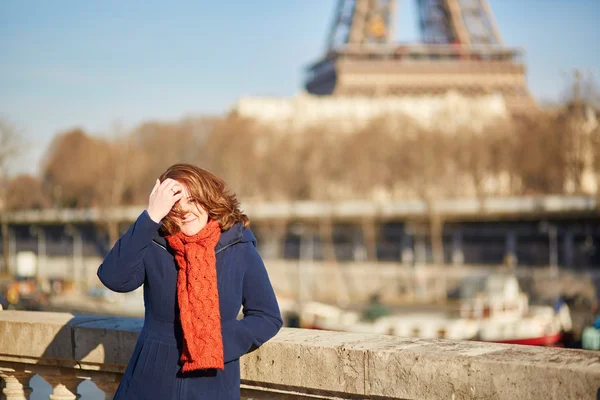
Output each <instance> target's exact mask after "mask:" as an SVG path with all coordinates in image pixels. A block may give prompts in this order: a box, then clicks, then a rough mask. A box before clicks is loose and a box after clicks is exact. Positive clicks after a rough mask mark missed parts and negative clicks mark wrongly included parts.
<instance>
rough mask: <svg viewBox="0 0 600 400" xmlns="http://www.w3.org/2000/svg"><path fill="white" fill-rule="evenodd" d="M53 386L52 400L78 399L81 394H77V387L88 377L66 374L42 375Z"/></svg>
mask: <svg viewBox="0 0 600 400" xmlns="http://www.w3.org/2000/svg"><path fill="white" fill-rule="evenodd" d="M42 378H44V379H45V380H46V382H48V383H49V384H50V386H51V387H52V394H51V395H50V400H77V399H79V398H81V395H79V394H77V387H78V386H79V384H80V383H81V382H82V381H84V380H85V379H86V378H78V377H76V376H74V375H73V376H65V375H42Z"/></svg>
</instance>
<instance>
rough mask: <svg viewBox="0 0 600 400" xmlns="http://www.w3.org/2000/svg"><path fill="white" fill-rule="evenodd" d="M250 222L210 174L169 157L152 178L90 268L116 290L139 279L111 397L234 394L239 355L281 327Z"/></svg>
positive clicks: (179, 399) (181, 398)
mask: <svg viewBox="0 0 600 400" xmlns="http://www.w3.org/2000/svg"><path fill="white" fill-rule="evenodd" d="M248 225H249V221H248V217H247V216H246V215H245V214H243V213H242V212H241V211H240V208H239V203H238V201H237V200H236V197H235V194H233V193H232V192H230V191H229V190H228V189H227V187H226V185H225V183H224V182H223V180H222V179H220V178H219V177H217V176H215V175H214V174H212V173H210V172H208V171H206V170H204V169H202V168H199V167H196V166H194V165H189V164H176V165H173V166H171V167H170V168H169V169H168V170H167V171H166V172H165V173H163V174H162V175H161V176H160V178H159V179H157V181H156V184H155V186H154V189H152V193H151V194H150V199H149V204H148V208H147V209H146V210H144V211H143V212H142V213H141V215H140V216H139V217H138V219H137V220H136V221H135V223H134V224H133V225H131V227H130V228H129V230H128V231H127V232H126V233H125V234H124V235H123V236H121V238H120V239H119V241H118V242H117V243H116V244H115V245H114V247H113V248H112V249H111V250H110V252H109V253H108V255H107V256H106V258H105V259H104V261H103V263H102V265H100V267H99V268H98V277H99V278H100V280H101V281H102V283H103V284H104V285H105V286H106V287H107V288H109V289H111V290H113V291H115V292H130V291H132V290H135V289H136V288H138V287H140V286H141V285H144V304H145V319H144V326H143V328H142V331H141V333H140V336H139V339H138V341H137V344H136V346H135V349H134V351H133V355H132V356H131V360H130V361H129V364H128V365H127V369H126V370H125V374H124V376H123V379H122V380H121V383H120V385H119V388H118V389H117V392H116V393H115V397H114V399H115V400H136V399H138V400H142V399H143V400H146V399H147V400H155V399H161V400H163V399H164V400H169V399H172V400H193V399H194V400H195V399H227V400H229V399H239V398H240V366H239V358H240V357H241V356H242V355H244V354H246V353H247V352H248V351H250V350H252V349H254V348H257V347H258V346H260V345H261V344H263V343H264V342H266V341H267V340H269V339H270V338H272V337H273V336H274V335H275V334H276V333H277V332H278V331H279V329H280V328H281V326H282V320H281V314H280V312H279V307H278V304H277V300H276V298H275V294H274V292H273V288H272V286H271V283H270V281H269V277H268V275H267V271H266V269H265V267H264V264H263V262H262V259H261V257H260V255H259V254H258V252H257V250H256V239H255V237H254V235H253V234H252V232H251V230H250V229H249V228H248ZM242 306H243V318H242V319H239V320H238V319H237V318H236V317H237V316H238V313H239V311H240V308H241V307H242Z"/></svg>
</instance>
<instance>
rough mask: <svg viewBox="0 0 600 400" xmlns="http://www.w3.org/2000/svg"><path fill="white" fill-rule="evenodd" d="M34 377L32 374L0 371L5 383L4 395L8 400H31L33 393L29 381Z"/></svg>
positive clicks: (0, 376)
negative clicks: (30, 396)
mask: <svg viewBox="0 0 600 400" xmlns="http://www.w3.org/2000/svg"><path fill="white" fill-rule="evenodd" d="M32 376H33V374H32V373H31V372H18V371H5V370H0V378H2V379H3V380H4V383H5V387H4V389H2V393H4V396H5V398H6V400H29V395H30V394H31V392H32V389H31V387H30V386H29V380H30V379H31V377H32Z"/></svg>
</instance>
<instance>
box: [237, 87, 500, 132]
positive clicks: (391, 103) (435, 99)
mask: <svg viewBox="0 0 600 400" xmlns="http://www.w3.org/2000/svg"><path fill="white" fill-rule="evenodd" d="M231 113H232V114H234V115H236V116H239V117H242V118H250V119H253V120H256V121H257V122H260V123H263V124H266V125H269V126H272V127H274V128H276V129H280V130H282V131H287V132H289V131H297V130H298V131H299V130H303V129H306V128H309V127H311V126H318V125H322V124H323V123H334V124H336V126H339V127H340V128H342V131H346V132H351V131H356V130H358V129H360V128H362V127H364V126H365V125H367V124H368V123H369V122H370V121H373V120H374V119H377V118H384V117H394V116H406V117H409V118H411V119H413V120H414V121H415V122H416V123H417V124H419V125H420V126H421V127H423V128H425V129H433V130H438V129H441V130H447V131H453V130H456V129H458V128H459V127H465V126H468V127H470V128H474V129H475V130H478V129H481V128H483V127H485V126H486V125H489V124H490V123H493V122H494V121H495V120H497V119H498V118H502V119H504V118H506V117H507V116H508V110H507V108H506V104H505V101H504V98H503V97H502V96H501V95H500V94H489V95H482V96H478V97H467V96H464V95H462V94H459V93H458V92H454V91H450V92H447V93H444V94H440V95H429V96H385V97H374V98H373V97H366V96H352V97H345V96H315V95H311V94H308V93H300V94H298V95H296V96H294V97H289V98H286V97H280V98H277V97H242V98H240V99H239V100H238V101H237V102H236V103H235V104H234V105H233V107H232V109H231Z"/></svg>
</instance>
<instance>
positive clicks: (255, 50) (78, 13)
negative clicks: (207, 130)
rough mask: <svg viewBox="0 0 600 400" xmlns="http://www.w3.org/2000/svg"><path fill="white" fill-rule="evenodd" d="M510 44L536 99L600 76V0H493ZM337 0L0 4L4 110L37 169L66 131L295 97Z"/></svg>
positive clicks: (402, 34)
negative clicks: (249, 99) (571, 75)
mask: <svg viewBox="0 0 600 400" xmlns="http://www.w3.org/2000/svg"><path fill="white" fill-rule="evenodd" d="M489 2H490V5H491V7H492V10H493V11H494V13H495V16H496V19H497V21H498V25H499V27H500V30H501V33H502V36H503V38H504V42H505V44H507V45H509V46H518V47H521V48H523V49H524V50H525V51H526V62H527V65H528V82H529V87H530V89H531V91H532V93H533V94H534V96H535V97H536V98H537V99H539V100H556V99H558V98H559V97H560V95H561V93H562V92H563V90H564V88H565V85H566V83H567V82H568V80H567V77H566V75H567V73H568V72H569V71H570V70H572V69H573V68H575V67H579V68H583V69H587V70H590V71H592V73H593V74H595V77H596V80H597V81H600V51H598V49H599V47H600V46H599V43H600V40H599V39H600V28H598V20H600V0H489ZM399 3H400V7H399V9H398V12H397V18H396V24H397V25H396V32H397V35H396V36H397V39H398V40H400V41H417V40H419V32H418V25H417V14H416V7H415V4H416V1H415V0H400V1H399ZM334 5H335V0H253V1H222V0H221V1H208V0H204V1H199V0H194V1H192V0H190V1H178V2H165V1H160V2H159V1H143V2H142V1H133V0H132V1H117V0H102V1H99V0H98V1H74V0H73V1H66V0H53V1H41V0H40V1H27V0H2V1H1V2H0V55H1V58H0V115H1V116H2V117H3V118H6V119H8V120H9V121H11V122H12V123H14V124H15V125H16V126H17V127H18V128H19V131H20V132H21V134H22V136H23V138H24V139H25V140H26V141H27V142H28V143H29V144H30V145H31V147H32V148H31V150H30V151H29V152H28V153H27V154H26V155H25V156H23V157H21V159H20V160H18V162H17V163H15V166H14V168H13V171H27V172H33V173H35V172H37V167H38V162H39V159H40V156H41V155H42V154H43V152H44V151H45V149H46V148H47V146H48V144H49V142H50V140H51V138H52V137H53V136H54V135H55V134H56V133H57V132H60V131H62V130H65V129H68V128H70V127H74V126H80V127H83V128H84V129H85V130H87V131H89V132H91V133H94V134H110V133H111V129H112V128H111V127H112V126H114V124H115V123H116V122H118V123H120V124H122V125H123V126H124V127H133V126H135V124H137V123H139V122H141V121H144V120H148V119H159V120H174V119H178V118H180V117H182V116H185V115H192V114H193V115H200V114H219V113H223V112H225V111H226V110H227V109H228V108H229V107H230V106H231V105H232V104H233V103H234V102H235V101H236V99H237V98H238V97H239V96H242V95H255V96H261V95H268V96H292V95H294V94H295V93H297V92H298V91H299V90H300V89H301V85H302V80H303V79H302V78H303V69H302V68H303V67H304V66H305V65H307V64H308V63H309V62H311V61H313V60H315V59H316V58H318V56H320V55H321V53H322V52H323V50H324V47H325V37H326V33H327V31H328V26H329V23H330V21H331V18H332V13H333V10H334Z"/></svg>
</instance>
